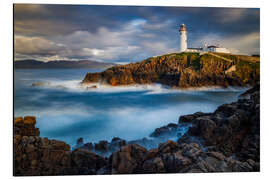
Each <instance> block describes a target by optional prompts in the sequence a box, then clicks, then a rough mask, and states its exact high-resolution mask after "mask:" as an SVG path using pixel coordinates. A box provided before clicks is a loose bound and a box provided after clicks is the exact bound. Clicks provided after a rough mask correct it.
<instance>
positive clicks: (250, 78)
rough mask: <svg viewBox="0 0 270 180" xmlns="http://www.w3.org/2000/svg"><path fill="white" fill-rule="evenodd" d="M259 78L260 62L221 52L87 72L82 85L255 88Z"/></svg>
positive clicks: (166, 57)
mask: <svg viewBox="0 0 270 180" xmlns="http://www.w3.org/2000/svg"><path fill="white" fill-rule="evenodd" d="M224 59H229V61H225V60H224ZM259 79H260V60H259V58H256V57H251V56H243V55H230V54H221V53H215V54H214V53H211V54H210V53H209V54H203V55H200V54H198V53H178V54H177V53H173V54H167V55H162V56H158V57H151V58H148V59H146V60H144V61H141V62H137V63H130V64H127V65H118V66H113V67H111V68H108V69H107V70H105V71H103V72H99V73H87V74H86V75H85V77H84V79H83V81H82V84H84V85H88V84H90V85H91V83H102V84H109V85H112V86H121V85H134V84H155V83H159V84H162V85H165V86H169V87H172V88H190V87H203V86H221V87H228V86H246V85H250V86H254V85H255V84H256V83H258V82H259Z"/></svg>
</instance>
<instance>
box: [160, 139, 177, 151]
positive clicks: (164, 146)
mask: <svg viewBox="0 0 270 180" xmlns="http://www.w3.org/2000/svg"><path fill="white" fill-rule="evenodd" d="M178 149H179V145H178V143H177V142H174V141H171V140H168V141H167V142H165V143H161V144H160V145H159V146H158V152H159V153H163V154H164V153H171V152H175V151H177V150H178Z"/></svg>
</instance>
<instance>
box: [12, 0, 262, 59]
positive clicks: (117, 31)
mask: <svg viewBox="0 0 270 180" xmlns="http://www.w3.org/2000/svg"><path fill="white" fill-rule="evenodd" d="M182 23H184V24H186V26H187V31H188V47H200V46H202V45H203V44H204V43H207V44H209V45H218V46H222V47H226V48H229V49H230V50H231V52H233V53H236V54H249V55H251V54H259V53H260V9H258V8H207V7H203V8H200V7H165V6H164V7H158V6H156V7H153V6H94V5H38V4H31V5H30V4H15V5H14V57H15V60H24V59H36V60H41V61H52V60H95V61H100V62H117V63H128V62H136V61H140V60H143V59H146V58H148V57H151V56H156V55H162V54H166V53H172V52H178V51H179V39H180V37H179V31H178V29H179V26H180V24H182Z"/></svg>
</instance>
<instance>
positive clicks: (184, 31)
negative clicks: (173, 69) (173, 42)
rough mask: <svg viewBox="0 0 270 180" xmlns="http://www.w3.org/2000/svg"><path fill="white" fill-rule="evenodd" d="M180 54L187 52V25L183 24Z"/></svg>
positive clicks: (180, 30) (181, 27)
mask: <svg viewBox="0 0 270 180" xmlns="http://www.w3.org/2000/svg"><path fill="white" fill-rule="evenodd" d="M179 32H180V52H185V51H186V50H187V28H186V25H185V24H181V26H180V29H179Z"/></svg>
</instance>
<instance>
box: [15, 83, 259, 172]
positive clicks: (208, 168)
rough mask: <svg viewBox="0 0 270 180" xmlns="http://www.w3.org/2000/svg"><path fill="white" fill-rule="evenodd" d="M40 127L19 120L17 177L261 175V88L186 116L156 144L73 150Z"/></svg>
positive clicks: (80, 145)
mask: <svg viewBox="0 0 270 180" xmlns="http://www.w3.org/2000/svg"><path fill="white" fill-rule="evenodd" d="M35 124H36V118H35V117H31V116H26V117H24V118H22V117H18V118H15V119H14V137H13V143H14V175H15V176H37V175H83V174H142V173H143V174H144V173H195V172H196V173H203V172H204V173H205V172H258V171H260V86H259V85H255V86H254V87H253V88H252V89H250V90H248V91H246V92H245V93H244V94H242V95H241V96H240V97H239V99H238V101H237V102H233V103H231V104H224V105H221V106H219V107H218V108H217V110H216V111H215V112H213V113H202V112H197V113H194V114H190V115H185V116H181V117H180V118H179V122H178V124H173V123H171V124H168V125H167V126H164V127H160V128H157V129H155V131H154V132H153V133H152V134H151V135H150V136H151V139H150V138H143V139H140V140H134V141H125V140H123V139H120V138H113V139H112V141H111V142H107V141H100V142H99V143H96V144H93V143H84V142H83V139H82V138H80V139H78V141H77V146H76V147H75V148H73V149H72V150H71V147H70V146H69V145H68V144H66V143H65V142H63V141H59V140H50V139H48V138H42V137H40V136H39V135H40V132H39V129H38V128H36V127H35ZM181 128H182V129H181ZM183 128H186V129H187V132H185V131H184V132H185V133H183ZM179 132H181V133H179ZM169 137H177V139H176V140H175V141H173V140H168V138H169ZM169 139H170V138H169ZM145 147H147V148H145Z"/></svg>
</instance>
